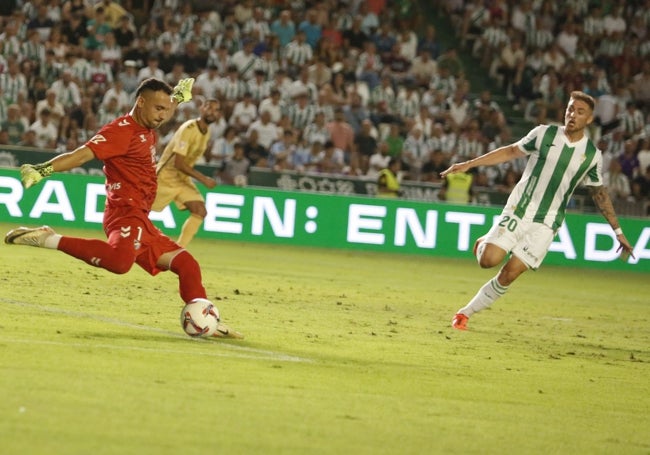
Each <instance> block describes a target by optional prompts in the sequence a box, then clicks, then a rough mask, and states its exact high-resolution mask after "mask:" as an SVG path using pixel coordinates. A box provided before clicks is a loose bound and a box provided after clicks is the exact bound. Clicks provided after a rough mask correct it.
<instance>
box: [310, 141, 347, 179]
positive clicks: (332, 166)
mask: <svg viewBox="0 0 650 455" xmlns="http://www.w3.org/2000/svg"><path fill="white" fill-rule="evenodd" d="M318 170H319V172H324V173H327V174H341V173H345V171H346V164H345V153H344V152H343V150H341V149H340V148H338V147H336V146H335V145H334V142H332V141H327V142H325V145H324V146H323V153H322V156H321V158H320V160H319V161H318ZM353 175H356V174H353Z"/></svg>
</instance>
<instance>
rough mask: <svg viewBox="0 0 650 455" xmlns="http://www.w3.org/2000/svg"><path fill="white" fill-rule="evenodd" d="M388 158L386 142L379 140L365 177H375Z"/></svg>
mask: <svg viewBox="0 0 650 455" xmlns="http://www.w3.org/2000/svg"><path fill="white" fill-rule="evenodd" d="M390 160H391V156H390V155H389V154H388V144H386V143H385V142H379V144H378V146H377V148H376V151H375V153H373V154H372V155H371V156H370V159H369V160H368V170H367V171H366V177H368V178H369V179H373V180H374V179H377V178H378V177H379V172H380V171H381V170H382V169H385V168H387V167H388V163H389V162H390ZM443 170H444V169H443Z"/></svg>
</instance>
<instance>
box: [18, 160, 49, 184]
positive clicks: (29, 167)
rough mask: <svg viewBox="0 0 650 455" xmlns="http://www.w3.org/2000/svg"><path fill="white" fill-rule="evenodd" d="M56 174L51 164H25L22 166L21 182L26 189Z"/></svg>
mask: <svg viewBox="0 0 650 455" xmlns="http://www.w3.org/2000/svg"><path fill="white" fill-rule="evenodd" d="M52 172H54V169H53V168H52V165H51V164H48V163H43V164H23V165H22V166H20V181H21V182H23V186H24V187H25V188H29V187H30V186H32V185H36V184H37V183H38V182H40V181H41V180H43V179H44V178H45V177H49V176H50V175H52Z"/></svg>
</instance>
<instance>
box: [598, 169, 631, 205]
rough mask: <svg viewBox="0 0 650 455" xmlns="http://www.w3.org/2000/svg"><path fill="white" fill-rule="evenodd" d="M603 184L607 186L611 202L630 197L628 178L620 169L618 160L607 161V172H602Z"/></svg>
mask: <svg viewBox="0 0 650 455" xmlns="http://www.w3.org/2000/svg"><path fill="white" fill-rule="evenodd" d="M603 184H604V185H605V186H606V187H607V191H608V192H609V197H610V198H611V199H612V202H617V201H626V200H627V199H628V198H629V197H630V194H631V190H630V180H629V179H628V178H627V176H626V175H625V174H623V172H622V171H621V163H620V161H618V160H612V161H611V162H610V163H609V170H608V172H605V173H603Z"/></svg>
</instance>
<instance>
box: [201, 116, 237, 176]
mask: <svg viewBox="0 0 650 455" xmlns="http://www.w3.org/2000/svg"><path fill="white" fill-rule="evenodd" d="M237 142H239V137H238V136H237V131H236V130H235V129H234V128H233V127H232V126H228V127H227V128H226V129H225V131H224V132H223V136H221V137H218V138H217V139H215V140H214V142H213V143H212V148H211V149H210V154H209V155H210V159H209V161H208V162H209V163H210V164H213V165H215V166H217V167H221V166H222V164H223V163H224V161H225V160H226V158H228V157H230V156H232V155H233V154H234V151H235V144H236V143H237Z"/></svg>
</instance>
